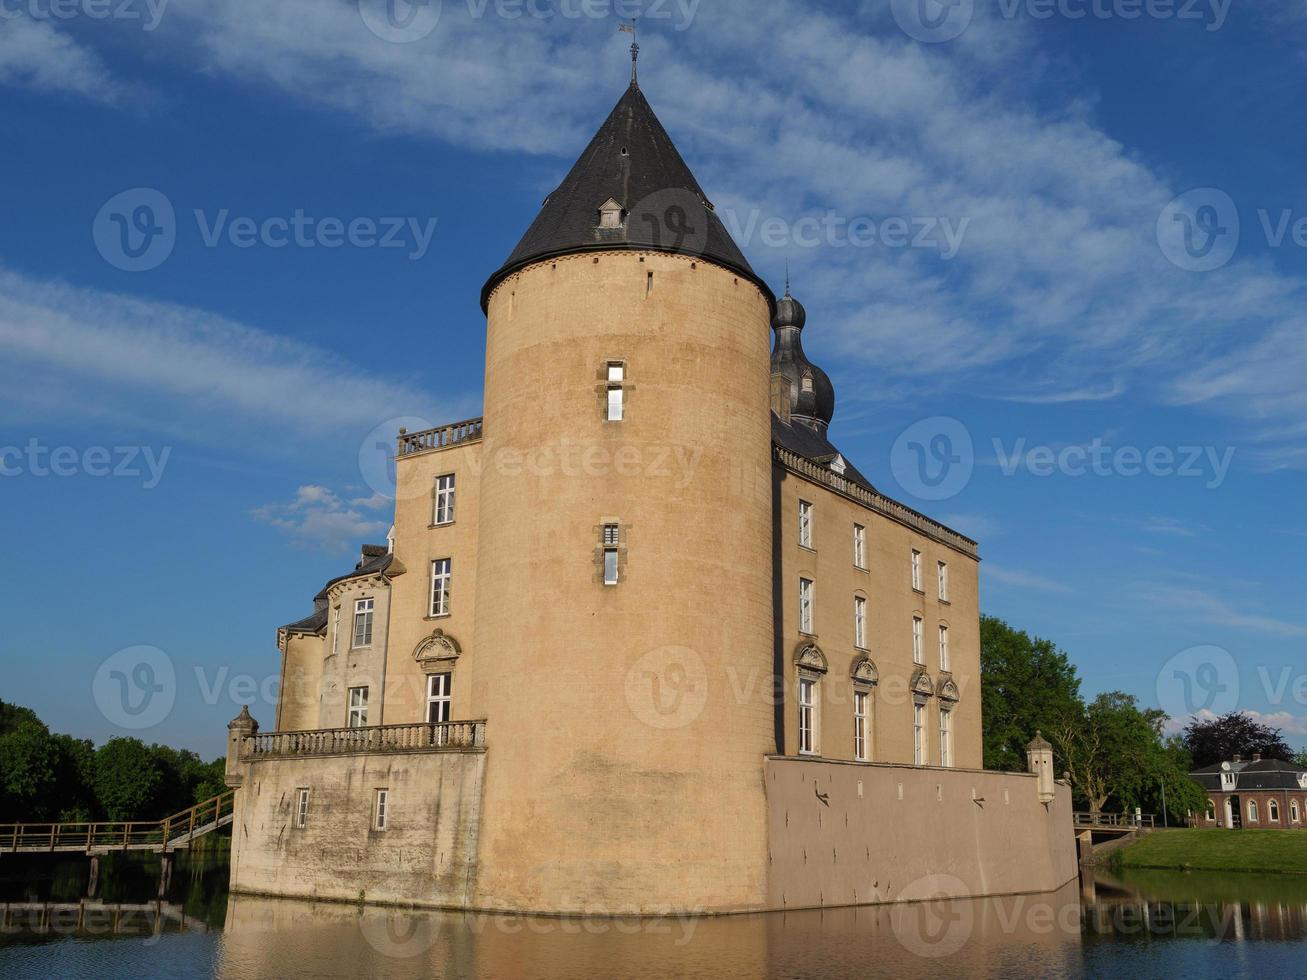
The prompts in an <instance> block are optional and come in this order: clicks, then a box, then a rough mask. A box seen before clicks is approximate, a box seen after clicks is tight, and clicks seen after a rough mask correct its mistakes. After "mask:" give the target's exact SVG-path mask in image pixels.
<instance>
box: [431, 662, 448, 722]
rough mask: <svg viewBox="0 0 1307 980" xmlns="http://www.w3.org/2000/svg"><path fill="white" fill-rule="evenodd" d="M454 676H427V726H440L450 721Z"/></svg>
mask: <svg viewBox="0 0 1307 980" xmlns="http://www.w3.org/2000/svg"><path fill="white" fill-rule="evenodd" d="M452 681H453V675H452V674H428V675H427V724H428V725H439V724H442V723H444V722H447V721H449V702H450V689H451V686H452V685H451V682H452Z"/></svg>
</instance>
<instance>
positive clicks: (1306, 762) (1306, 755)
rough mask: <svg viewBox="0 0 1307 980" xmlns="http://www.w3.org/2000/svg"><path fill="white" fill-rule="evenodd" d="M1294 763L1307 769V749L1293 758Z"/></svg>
mask: <svg viewBox="0 0 1307 980" xmlns="http://www.w3.org/2000/svg"><path fill="white" fill-rule="evenodd" d="M1293 761H1294V763H1295V764H1297V765H1300V766H1302V767H1303V768H1304V769H1307V749H1302V750H1300V751H1299V752H1298V754H1297V755H1295V756H1294V757H1293Z"/></svg>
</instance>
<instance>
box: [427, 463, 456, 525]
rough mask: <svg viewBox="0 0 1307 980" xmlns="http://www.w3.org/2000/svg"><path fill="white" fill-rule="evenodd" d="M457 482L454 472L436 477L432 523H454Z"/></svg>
mask: <svg viewBox="0 0 1307 980" xmlns="http://www.w3.org/2000/svg"><path fill="white" fill-rule="evenodd" d="M457 482H458V481H457V478H456V476H455V474H453V473H442V474H440V476H438V477H436V494H435V496H436V503H435V508H434V509H433V510H432V512H431V523H432V524H433V525H435V526H436V527H443V526H444V525H446V524H453V523H454V492H455V489H456V487H457Z"/></svg>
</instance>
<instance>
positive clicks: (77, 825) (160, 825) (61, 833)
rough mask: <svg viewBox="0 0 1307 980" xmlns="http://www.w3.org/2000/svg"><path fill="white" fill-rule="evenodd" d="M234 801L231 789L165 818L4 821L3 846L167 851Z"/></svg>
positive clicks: (0, 827)
mask: <svg viewBox="0 0 1307 980" xmlns="http://www.w3.org/2000/svg"><path fill="white" fill-rule="evenodd" d="M234 806H235V793H234V791H232V790H227V791H226V792H225V793H220V794H219V795H217V796H215V797H212V798H211V799H208V800H205V801H204V802H203V803H197V804H195V806H193V807H190V808H188V809H186V810H183V811H181V812H180V813H174V814H173V815H172V816H170V817H165V818H164V819H162V820H95V821H65V822H61V823H60V822H50V823H9V824H0V851H14V852H17V851H39V850H49V851H74V850H76V851H88V852H90V851H114V850H124V851H126V850H155V851H166V850H169V849H170V845H176V844H180V843H185V842H187V841H189V840H191V839H192V838H194V837H197V836H200V835H201V834H203V833H208V832H209V831H211V830H213V829H215V828H216V827H217V826H218V824H219V822H220V821H221V820H222V819H223V818H224V817H229V816H231V814H232V810H233V808H234ZM197 832H198V833H197Z"/></svg>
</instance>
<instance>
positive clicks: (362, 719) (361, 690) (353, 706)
mask: <svg viewBox="0 0 1307 980" xmlns="http://www.w3.org/2000/svg"><path fill="white" fill-rule="evenodd" d="M346 705H347V706H348V708H349V713H348V714H347V715H346V716H345V727H346V728H367V727H368V689H367V687H366V686H362V687H351V688H350V689H349V699H348V700H347V701H346Z"/></svg>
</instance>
